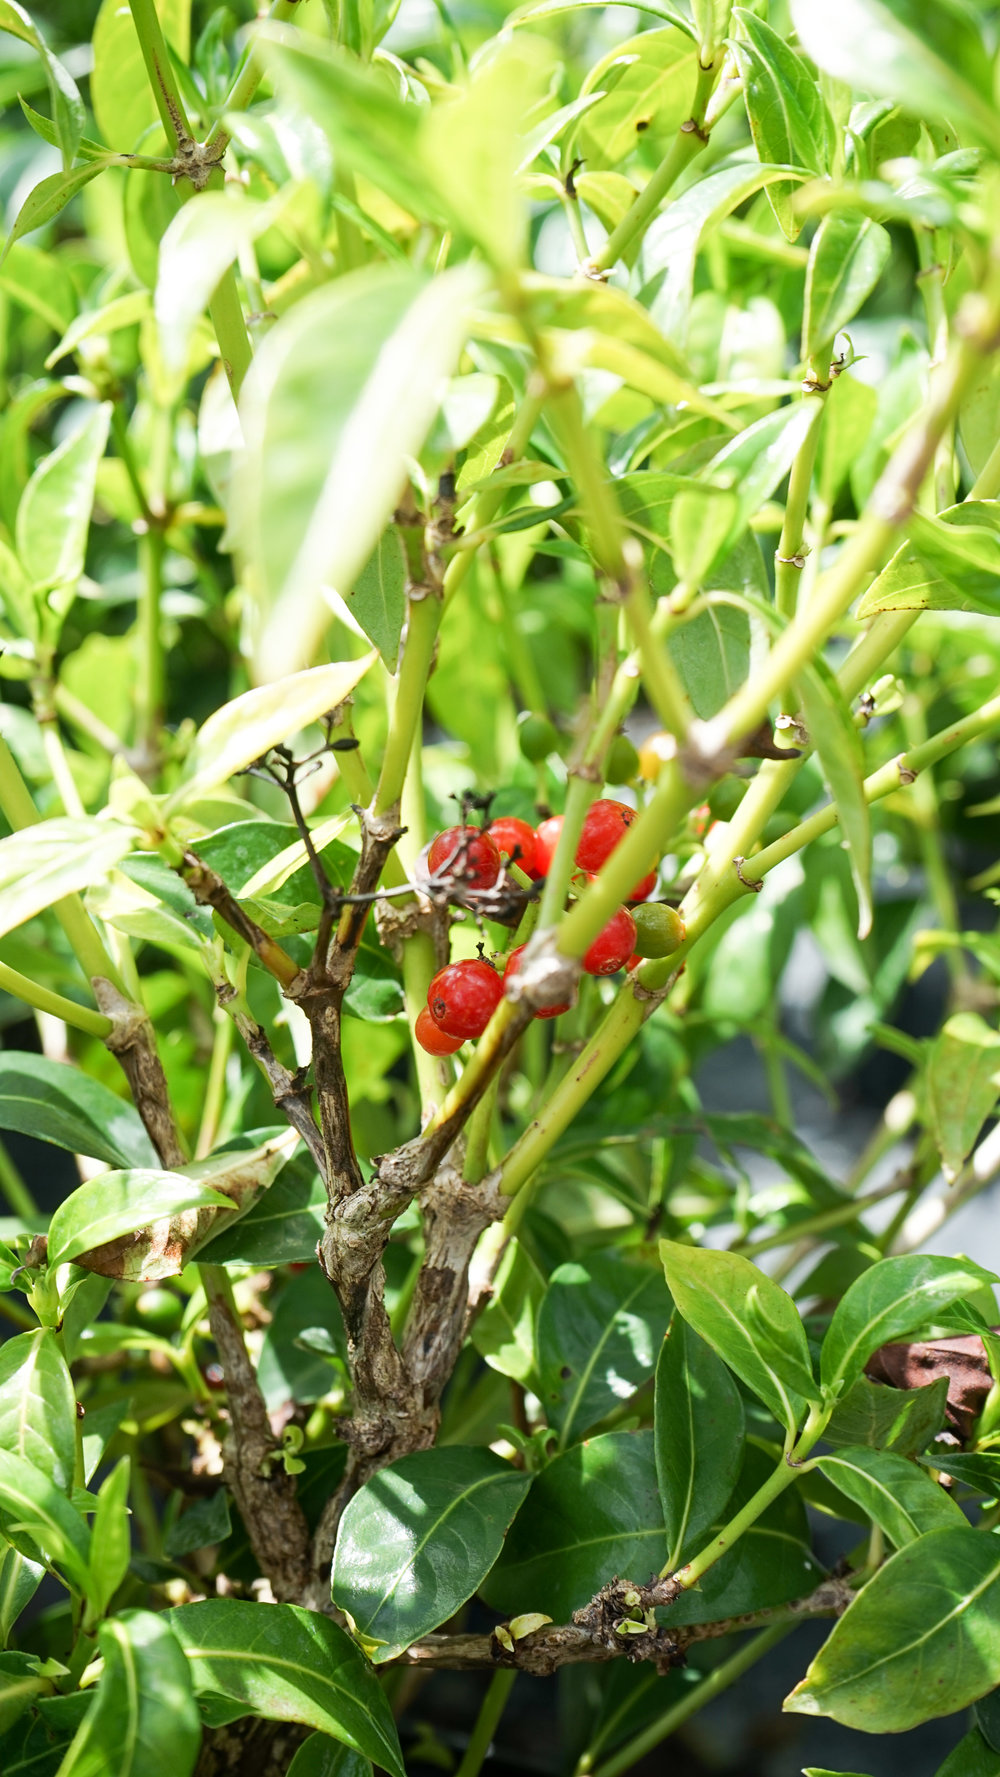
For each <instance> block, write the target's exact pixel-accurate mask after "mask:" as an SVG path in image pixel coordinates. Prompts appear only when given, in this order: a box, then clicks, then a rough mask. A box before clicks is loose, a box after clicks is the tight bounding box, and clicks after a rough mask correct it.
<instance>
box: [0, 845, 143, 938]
mask: <svg viewBox="0 0 1000 1777" xmlns="http://www.w3.org/2000/svg"><path fill="white" fill-rule="evenodd" d="M134 840H135V833H134V831H133V829H132V828H130V827H123V826H120V825H119V824H118V823H117V822H116V821H98V820H69V819H61V818H60V819H56V820H52V821H39V823H38V825H37V826H36V827H25V828H24V829H23V831H21V832H20V833H11V834H10V835H9V836H8V838H6V839H0V935H2V934H4V933H6V932H12V931H13V930H14V928H15V926H20V925H23V924H24V922H25V920H27V919H33V918H34V916H35V914H36V913H41V912H42V911H43V909H44V908H46V907H51V906H52V903H53V902H54V901H60V900H62V899H63V897H64V896H65V895H72V894H76V893H78V892H79V891H80V890H81V889H85V888H88V887H89V885H90V884H91V883H92V882H99V881H100V880H101V878H102V877H103V876H104V875H106V873H107V872H108V871H109V870H110V869H111V868H112V867H113V866H114V865H115V864H117V862H118V860H119V858H122V857H124V855H125V853H126V852H127V851H130V850H131V847H132V845H133V843H134Z"/></svg>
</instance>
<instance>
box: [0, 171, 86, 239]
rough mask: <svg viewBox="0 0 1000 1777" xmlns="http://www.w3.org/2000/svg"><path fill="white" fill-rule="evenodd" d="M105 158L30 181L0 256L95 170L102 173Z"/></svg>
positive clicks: (42, 222)
mask: <svg viewBox="0 0 1000 1777" xmlns="http://www.w3.org/2000/svg"><path fill="white" fill-rule="evenodd" d="M109 160H110V156H109V157H108V158H107V159H105V160H99V161H88V162H87V164H86V166H82V167H74V168H73V169H72V171H70V172H68V173H50V174H49V176H48V178H47V179H40V180H39V182H38V184H37V185H33V186H32V188H31V190H30V191H29V193H28V195H27V197H26V198H25V200H24V202H23V204H22V205H21V208H20V209H19V210H18V212H17V216H16V217H15V219H14V226H13V228H12V229H11V231H10V233H9V235H8V236H7V239H6V241H5V242H4V247H3V254H2V256H0V258H6V255H7V253H8V251H9V249H10V248H11V247H12V246H13V245H14V242H15V241H19V240H20V238H21V236H22V235H23V234H30V233H31V231H32V229H35V228H42V227H44V225H45V223H46V222H51V221H52V218H53V216H58V215H59V212H60V210H64V209H65V208H66V205H67V204H68V203H69V202H70V199H71V198H74V197H76V194H77V192H78V191H82V190H83V188H84V186H85V185H89V184H90V181H91V179H96V178H97V175H98V173H103V171H104V168H105V167H106V166H107V165H108V164H109Z"/></svg>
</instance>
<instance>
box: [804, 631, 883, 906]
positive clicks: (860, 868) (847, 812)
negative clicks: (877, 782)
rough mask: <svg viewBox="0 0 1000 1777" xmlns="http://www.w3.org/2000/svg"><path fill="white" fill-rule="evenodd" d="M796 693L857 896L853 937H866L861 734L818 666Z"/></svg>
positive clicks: (868, 890) (867, 836) (867, 819)
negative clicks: (834, 810) (825, 786)
mask: <svg viewBox="0 0 1000 1777" xmlns="http://www.w3.org/2000/svg"><path fill="white" fill-rule="evenodd" d="M800 691H801V696H802V706H803V710H804V713H805V719H806V727H807V729H808V731H809V738H810V740H811V741H812V743H813V746H814V747H815V748H816V751H817V753H818V754H819V762H820V765H821V767H822V770H823V776H824V778H825V779H826V784H827V788H828V790H829V791H830V795H831V797H832V799H833V801H834V803H835V804H836V808H837V819H838V821H839V823H840V830H841V833H842V834H843V837H844V842H845V844H846V847H847V855H848V857H849V858H850V860H851V877H852V880H853V882H854V889H855V893H856V894H857V897H858V937H859V938H867V936H868V934H869V932H870V931H871V929H872V887H871V872H872V832H871V815H870V812H869V807H868V801H867V798H866V796H865V791H864V781H865V752H864V747H863V745H862V742H861V735H860V733H859V731H858V729H857V728H856V727H855V725H854V721H853V719H852V716H851V711H850V708H849V706H848V703H847V700H846V698H845V697H844V695H843V693H842V692H841V690H840V688H839V686H838V685H837V682H836V680H835V678H834V676H833V674H832V673H831V672H829V671H828V670H824V663H823V662H820V661H817V662H816V663H815V665H814V666H813V668H812V670H811V671H810V672H808V673H804V674H803V676H802V681H801V686H800Z"/></svg>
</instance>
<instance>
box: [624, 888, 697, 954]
mask: <svg viewBox="0 0 1000 1777" xmlns="http://www.w3.org/2000/svg"><path fill="white" fill-rule="evenodd" d="M632 918H633V919H634V920H635V930H636V938H635V955H636V956H641V957H661V956H672V955H673V952H674V951H675V950H676V949H677V948H678V946H679V945H681V944H683V942H684V939H685V937H686V935H687V934H686V931H685V927H684V921H683V920H682V918H681V916H680V914H679V913H678V911H677V909H676V907H667V906H665V905H664V903H663V902H662V901H646V902H644V903H643V905H642V906H641V907H633V909H632Z"/></svg>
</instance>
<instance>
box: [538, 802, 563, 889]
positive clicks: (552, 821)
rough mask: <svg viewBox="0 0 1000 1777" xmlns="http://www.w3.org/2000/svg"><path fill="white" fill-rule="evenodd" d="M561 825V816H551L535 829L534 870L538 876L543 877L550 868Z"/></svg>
mask: <svg viewBox="0 0 1000 1777" xmlns="http://www.w3.org/2000/svg"><path fill="white" fill-rule="evenodd" d="M562 824H563V817H562V815H561V814H553V815H550V816H549V818H548V820H547V821H543V822H542V824H541V826H540V827H536V828H535V869H536V870H537V871H538V874H539V876H545V875H546V874H547V872H548V871H549V870H551V868H552V860H553V858H554V857H555V855H556V846H557V845H558V844H559V835H560V833H561V832H562Z"/></svg>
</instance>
